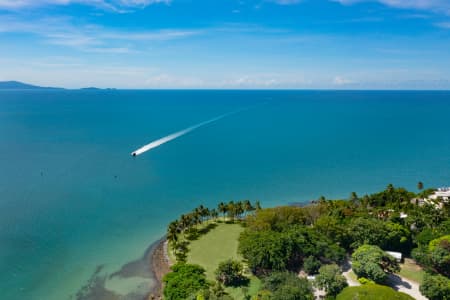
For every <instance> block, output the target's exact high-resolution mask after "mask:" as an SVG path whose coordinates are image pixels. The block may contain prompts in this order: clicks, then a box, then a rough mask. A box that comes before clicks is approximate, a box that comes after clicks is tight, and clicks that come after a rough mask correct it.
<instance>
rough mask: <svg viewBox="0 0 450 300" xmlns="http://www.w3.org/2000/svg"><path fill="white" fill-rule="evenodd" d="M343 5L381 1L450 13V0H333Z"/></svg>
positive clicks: (385, 3) (410, 7) (386, 3)
mask: <svg viewBox="0 0 450 300" xmlns="http://www.w3.org/2000/svg"><path fill="white" fill-rule="evenodd" d="M331 1H334V2H339V3H341V4H343V5H351V4H355V3H361V2H373V1H376V2H379V3H381V4H384V5H387V6H390V7H395V8H403V9H417V10H430V11H434V12H440V13H446V14H450V1H449V0H331Z"/></svg>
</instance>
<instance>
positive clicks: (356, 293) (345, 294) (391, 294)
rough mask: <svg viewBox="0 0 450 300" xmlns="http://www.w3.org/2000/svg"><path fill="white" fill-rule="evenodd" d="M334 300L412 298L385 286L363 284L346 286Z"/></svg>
mask: <svg viewBox="0 0 450 300" xmlns="http://www.w3.org/2000/svg"><path fill="white" fill-rule="evenodd" d="M336 300H414V298H412V297H411V296H409V295H407V294H404V293H400V292H396V291H395V290H393V289H391V288H390V287H387V286H382V285H378V284H365V285H361V286H352V287H346V288H345V289H344V290H343V291H342V292H341V293H340V294H339V295H337V297H336Z"/></svg>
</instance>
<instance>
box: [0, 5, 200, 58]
mask: <svg viewBox="0 0 450 300" xmlns="http://www.w3.org/2000/svg"><path fill="white" fill-rule="evenodd" d="M0 1H1V0H0ZM1 32H13V33H28V34H32V35H35V36H38V37H40V38H41V39H43V41H44V42H45V43H48V44H52V45H58V46H66V47H71V48H75V49H78V50H81V51H84V52H95V53H111V54H121V53H133V52H137V50H136V49H133V46H134V45H139V46H141V47H142V46H146V45H148V44H149V43H153V42H164V41H169V40H174V39H182V38H187V37H190V36H193V35H197V34H200V33H201V32H202V31H199V30H198V31H196V30H178V29H163V30H151V31H132V32H128V31H125V30H123V31H120V30H109V29H105V28H103V27H100V26H96V25H90V24H87V25H83V26H80V25H78V26H76V25H74V24H72V20H71V19H70V18H42V19H38V20H35V21H34V22H28V21H22V20H20V19H17V18H12V17H5V18H1V19H0V33H1ZM137 42H139V43H137Z"/></svg>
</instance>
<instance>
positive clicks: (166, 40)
mask: <svg viewBox="0 0 450 300" xmlns="http://www.w3.org/2000/svg"><path fill="white" fill-rule="evenodd" d="M0 80H20V81H25V82H30V83H34V84H39V85H51V86H63V87H68V88H77V87H85V86H98V87H117V88H227V89H228V88H230V89H234V88H243V89H244V88H269V89H276V88H301V89H318V88H320V89H321V88H325V89H354V88H356V89H450V0H0Z"/></svg>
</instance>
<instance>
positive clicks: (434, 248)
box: [428, 235, 450, 276]
mask: <svg viewBox="0 0 450 300" xmlns="http://www.w3.org/2000/svg"><path fill="white" fill-rule="evenodd" d="M428 251H429V253H430V259H431V262H432V264H433V267H435V268H436V269H437V270H438V271H439V272H440V273H442V274H444V275H446V276H450V235H444V236H442V237H440V238H437V239H434V240H432V241H431V242H430V244H429V246H428Z"/></svg>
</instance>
